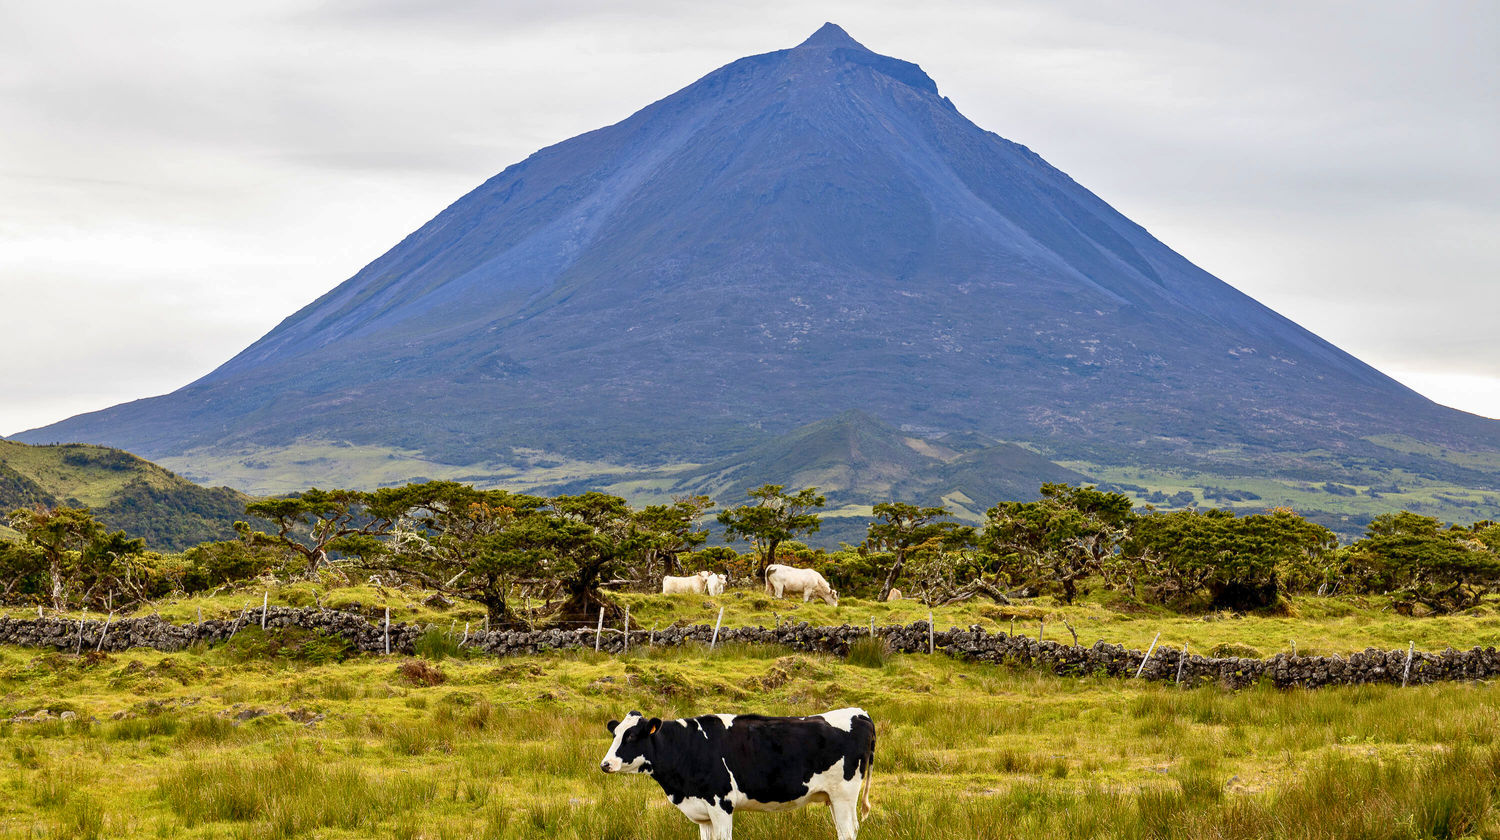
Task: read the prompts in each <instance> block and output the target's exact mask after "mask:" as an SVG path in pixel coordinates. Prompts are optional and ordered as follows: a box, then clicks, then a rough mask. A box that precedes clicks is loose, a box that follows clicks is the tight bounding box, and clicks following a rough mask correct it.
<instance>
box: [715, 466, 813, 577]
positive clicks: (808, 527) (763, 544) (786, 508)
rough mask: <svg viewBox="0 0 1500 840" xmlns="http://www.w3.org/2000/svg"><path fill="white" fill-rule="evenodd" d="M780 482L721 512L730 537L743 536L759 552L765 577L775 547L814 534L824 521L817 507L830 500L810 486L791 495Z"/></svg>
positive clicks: (773, 559)
mask: <svg viewBox="0 0 1500 840" xmlns="http://www.w3.org/2000/svg"><path fill="white" fill-rule="evenodd" d="M784 491H785V487H784V486H783V485H780V484H764V485H761V486H760V487H757V488H755V489H754V490H751V491H749V492H748V493H747V494H746V495H748V496H749V497H750V498H752V499H754V500H755V501H754V502H753V503H751V504H745V505H739V506H737V507H732V508H729V509H728V510H723V511H720V512H719V516H718V520H719V524H720V525H723V526H724V537H725V538H726V539H728V540H736V539H743V540H748V541H749V542H751V543H752V544H754V546H755V549H756V551H757V552H759V553H760V564H759V566H758V567H757V568H756V570H755V571H756V576H757V577H760V578H764V577H765V575H766V567H767V566H769V565H771V564H772V563H774V562H776V547H777V546H778V545H780V544H781V543H782V542H784V541H786V540H789V539H791V538H792V537H794V536H797V535H799V534H810V533H815V532H816V531H817V530H818V529H819V528H820V527H821V526H822V520H821V519H819V518H818V515H817V514H816V513H813V511H814V510H816V509H818V508H821V507H823V505H824V504H826V503H827V501H826V500H825V499H824V497H822V496H820V495H818V492H817V491H818V488H816V487H808V488H806V489H803V490H799V491H798V492H796V493H792V494H788V493H786V492H784Z"/></svg>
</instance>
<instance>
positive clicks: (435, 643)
mask: <svg viewBox="0 0 1500 840" xmlns="http://www.w3.org/2000/svg"><path fill="white" fill-rule="evenodd" d="M412 647H413V648H415V649H416V651H417V655H418V656H420V657H422V658H423V659H430V660H432V661H433V662H442V661H443V660H444V659H449V658H457V657H458V655H459V648H458V641H457V640H456V639H454V638H453V637H452V636H450V635H448V633H447V631H445V630H442V629H440V628H437V627H429V628H427V630H426V631H425V632H424V633H422V635H420V636H418V637H417V641H416V642H415V643H414V644H413V645H412Z"/></svg>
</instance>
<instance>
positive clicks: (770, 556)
mask: <svg viewBox="0 0 1500 840" xmlns="http://www.w3.org/2000/svg"><path fill="white" fill-rule="evenodd" d="M780 545H781V540H771V541H770V542H768V543H766V556H765V557H762V558H761V561H760V570H759V572H760V573H759V575H758V577H760V579H761V582H762V583H764V582H765V579H766V569H768V568H770V567H771V564H772V563H775V562H776V548H777V547H778V546H780Z"/></svg>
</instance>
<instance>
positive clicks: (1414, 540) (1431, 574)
mask: <svg viewBox="0 0 1500 840" xmlns="http://www.w3.org/2000/svg"><path fill="white" fill-rule="evenodd" d="M1478 525H1480V526H1481V527H1479V528H1478V529H1477V530H1478V533H1477V534H1476V533H1475V530H1474V529H1464V528H1459V527H1447V528H1445V527H1444V526H1443V523H1442V522H1441V521H1440V520H1438V519H1436V518H1435V517H1431V516H1421V515H1419V514H1415V513H1411V512H1409V511H1401V512H1400V513H1387V514H1381V515H1380V516H1377V517H1375V519H1374V521H1372V522H1371V523H1370V525H1369V526H1368V528H1367V529H1366V532H1365V537H1364V539H1362V540H1360V541H1359V542H1357V543H1355V544H1354V545H1352V546H1350V548H1349V557H1350V561H1351V563H1352V564H1353V565H1354V566H1355V567H1356V568H1360V569H1363V570H1364V571H1365V572H1366V573H1367V574H1368V576H1369V581H1370V583H1371V584H1372V585H1374V586H1378V587H1381V588H1385V589H1387V590H1388V591H1391V592H1394V593H1396V594H1397V595H1398V596H1399V597H1401V598H1402V599H1403V601H1404V606H1405V607H1406V608H1407V609H1409V608H1410V606H1411V605H1412V604H1414V603H1422V604H1425V605H1426V606H1428V607H1430V608H1431V609H1433V610H1435V611H1437V612H1451V611H1454V610H1460V609H1464V608H1467V607H1470V606H1473V605H1474V604H1477V603H1478V602H1479V598H1480V596H1481V595H1482V594H1483V591H1484V588H1486V587H1490V586H1494V585H1495V584H1496V583H1497V582H1500V557H1497V556H1496V553H1495V552H1494V551H1493V550H1492V549H1491V548H1490V546H1489V544H1488V543H1486V542H1485V541H1484V539H1483V538H1482V537H1483V536H1486V535H1488V531H1489V523H1478Z"/></svg>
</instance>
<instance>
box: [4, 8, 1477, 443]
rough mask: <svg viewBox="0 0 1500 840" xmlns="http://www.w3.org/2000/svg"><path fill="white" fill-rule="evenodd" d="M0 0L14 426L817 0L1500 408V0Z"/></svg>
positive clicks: (223, 353) (374, 249)
mask: <svg viewBox="0 0 1500 840" xmlns="http://www.w3.org/2000/svg"><path fill="white" fill-rule="evenodd" d="M542 5H543V4H540V3H535V2H524V3H520V2H481V0H378V1H377V2H355V1H354V0H347V1H346V2H337V1H335V2H289V0H255V2H228V0H215V2H203V0H152V2H120V1H119V0H97V2H71V1H70V0H45V2H33V0H0V301H3V303H0V359H3V360H4V368H3V369H4V385H3V387H0V434H13V433H15V432H18V431H21V430H23V429H27V428H31V427H34V426H39V425H43V424H46V423H50V422H53V421H56V420H60V419H63V418H65V417H67V416H70V415H72V414H76V413H78V412H82V411H90V410H94V409H99V408H104V407H107V406H109V405H113V404H115V403H118V402H122V401H126V400H131V399H136V398H140V397H146V396H152V395H155V394H160V393H165V392H167V391H171V390H173V389H175V388H178V387H180V386H182V385H184V384H186V383H188V382H190V381H192V380H193V379H196V378H197V377H199V376H201V375H203V374H205V373H207V372H208V371H209V370H211V369H213V368H214V367H215V366H217V365H218V364H220V363H221V362H223V361H225V360H227V359H228V358H229V357H230V356H232V355H233V354H234V353H235V352H237V351H238V350H240V349H242V348H243V347H245V346H246V345H248V344H249V343H250V342H252V341H254V340H255V339H256V338H258V337H259V336H261V335H262V334H264V333H265V332H266V331H268V330H269V329H270V328H271V327H273V326H275V325H276V323H277V322H279V321H280V320H281V319H282V318H284V317H286V316H287V315H289V314H291V313H292V312H293V311H295V310H296V309H298V308H299V307H301V306H302V305H304V304H306V303H307V302H309V301H311V300H312V299H313V298H315V297H317V296H318V295H320V294H322V293H323V292H325V291H327V290H328V289H330V288H332V287H333V286H335V285H337V284H338V283H339V282H341V281H343V280H344V279H346V278H347V277H349V276H350V275H352V274H353V273H354V272H355V271H357V270H358V269H359V268H360V267H361V266H362V265H364V264H365V263H367V262H369V261H371V260H373V259H374V258H375V257H377V256H379V255H380V254H381V253H382V252H384V251H385V250H386V249H387V248H389V247H390V246H392V245H394V244H395V243H396V242H397V241H398V240H400V239H401V237H403V236H404V235H406V234H407V233H409V232H410V231H412V230H413V229H415V228H416V227H418V226H419V225H421V224H422V223H423V222H425V221H427V220H428V219H429V218H431V217H432V216H434V215H436V214H437V213H438V211H440V210H441V209H442V208H443V207H445V206H447V205H448V204H449V203H451V202H452V201H454V200H455V199H457V198H458V197H459V196H460V195H461V194H463V193H464V192H467V191H468V190H469V189H471V188H473V187H474V186H476V185H478V184H479V183H480V182H481V181H483V180H484V179H486V178H488V177H489V176H491V175H493V174H494V173H496V172H498V171H500V170H501V169H503V168H504V167H505V166H507V165H509V164H511V163H514V162H516V161H518V160H520V159H522V158H524V157H526V156H527V155H529V154H530V153H531V152H533V151H535V150H536V149H538V148H540V147H542V146H545V145H549V144H552V143H555V142H558V141H561V140H564V139H567V138H568V137H572V136H574V135H576V134H579V133H581V132H584V131H587V130H590V129H593V128H597V127H599V126H602V125H606V124H609V123H613V122H617V121H619V120H621V119H623V118H624V117H626V116H628V115H629V114H631V113H632V112H634V111H636V110H638V109H639V108H641V107H643V106H645V105H646V104H648V103H650V102H652V101H654V100H656V99H659V98H660V97H662V96H665V95H667V94H669V93H671V92H672V91H674V90H677V89H678V88H681V87H683V86H685V85H687V84H689V83H691V82H692V81H693V80H695V79H697V78H699V77H700V76H702V75H704V74H706V73H708V72H709V71H711V70H713V69H714V68H716V67H719V66H721V65H723V64H726V63H728V62H730V61H732V60H734V59H736V58H739V57H741V56H744V55H749V54H753V53H761V52H769V51H771V50H775V49H781V48H784V47H790V46H793V45H795V44H797V43H798V42H800V41H801V40H803V39H804V38H806V37H807V36H808V35H809V34H811V33H812V32H813V31H814V30H815V29H817V27H818V26H819V25H821V24H822V23H823V21H824V20H832V21H834V22H836V23H838V24H840V25H842V26H843V27H844V28H845V29H846V30H848V31H849V33H850V34H851V35H852V36H853V37H854V38H856V39H858V40H860V41H861V42H862V43H864V44H865V45H866V46H868V47H870V48H871V49H873V50H875V51H877V52H881V53H884V54H887V55H894V56H898V57H900V58H904V59H906V60H909V61H914V62H917V63H918V64H920V65H921V66H922V67H923V68H924V69H925V70H926V71H927V73H928V74H929V75H930V76H932V77H933V79H935V80H936V81H937V84H938V87H939V89H940V91H941V92H942V93H943V94H944V95H947V96H949V97H951V98H952V100H953V102H954V103H955V104H956V105H957V106H958V108H959V110H960V111H962V112H963V113H964V114H965V115H967V116H968V117H969V118H970V119H972V120H973V121H974V122H976V123H978V124H979V125H980V126H981V127H983V128H986V129H989V130H992V131H995V132H996V133H998V134H1000V135H1002V136H1004V137H1006V138H1009V139H1011V140H1014V141H1016V142H1019V143H1024V144H1026V145H1028V146H1030V147H1031V148H1032V149H1033V150H1034V151H1036V152H1037V153H1039V154H1040V155H1042V157H1044V158H1046V159H1047V160H1048V161H1049V162H1050V163H1052V164H1053V165H1054V166H1057V167H1058V168H1060V169H1062V170H1063V171H1065V172H1067V173H1068V174H1069V175H1071V176H1072V177H1073V178H1074V179H1075V180H1077V181H1078V182H1079V183H1081V184H1083V185H1084V186H1086V187H1088V188H1090V189H1092V190H1093V191H1094V192H1096V193H1098V194H1099V195H1100V196H1101V197H1103V198H1104V199H1105V200H1106V201H1108V202H1109V203H1111V204H1112V205H1114V206H1115V207H1116V208H1117V209H1119V210H1120V211H1121V212H1123V213H1124V214H1125V215H1126V216H1128V217H1130V218H1131V219H1133V220H1135V221H1136V222H1138V223H1140V224H1142V225H1143V226H1145V227H1146V228H1147V229H1148V230H1150V231H1151V232H1152V233H1153V234H1155V235H1156V236H1157V237H1158V238H1160V239H1161V240H1163V241H1164V242H1166V243H1167V244H1168V245H1169V246H1171V247H1172V248H1174V249H1176V250H1177V251H1179V252H1180V253H1182V254H1183V255H1185V256H1187V257H1188V258H1189V259H1191V260H1193V261H1194V262H1196V263H1197V264H1198V265H1200V266H1202V267H1203V268H1205V269H1207V270H1208V271H1210V272H1212V273H1214V274H1216V275H1217V276H1219V277H1220V278H1222V279H1224V280H1225V281H1227V282H1229V283H1231V284H1233V285H1234V286H1236V287H1238V288H1240V289H1242V290H1243V291H1245V292H1247V293H1249V294H1250V295H1252V296H1254V297H1256V298H1258V299H1260V300H1261V301H1262V302H1264V303H1266V304H1268V305H1270V306H1271V307H1273V308H1274V309H1276V310H1278V311H1280V312H1281V313H1282V314H1284V315H1287V316H1288V317H1290V318H1292V319H1293V320H1295V321H1297V322H1299V323H1301V324H1302V325H1303V326H1306V327H1308V328H1309V329H1311V330H1313V331H1314V332H1316V333H1318V334H1320V335H1322V336H1323V337H1325V338H1327V339H1329V340H1331V341H1333V342H1334V343H1335V344H1337V345H1339V346H1340V347H1343V348H1344V349H1345V350H1348V351H1349V352H1351V353H1353V354H1355V355H1356V356H1359V357H1360V358H1362V359H1364V360H1365V361H1367V362H1369V363H1371V364H1373V365H1375V366H1376V367H1377V368H1380V369H1381V370H1383V371H1385V372H1386V373H1388V374H1390V375H1392V376H1394V377H1395V378H1397V379H1399V380H1401V381H1403V382H1405V383H1406V384H1408V385H1410V386H1412V387H1414V388H1416V389H1417V390H1418V391H1421V392H1423V393H1425V394H1427V395H1428V396H1430V397H1432V398H1433V399H1436V400H1437V401H1439V402H1442V403H1444V404H1446V405H1451V406H1455V407H1458V408H1462V409H1465V410H1468V411H1472V412H1475V413H1479V414H1485V415H1488V416H1492V417H1500V349H1497V342H1496V331H1497V324H1500V282H1497V281H1500V3H1491V2H1479V0H1475V2H1418V0H1412V2H1402V3H1395V2H1378V1H1377V0H1361V2H1344V3H1331V2H1330V3H1312V2H1307V1H1306V0H1297V2H1256V3H1223V4H1219V3H1210V2H1206V1H1205V0H1185V2H1151V3H1118V2H1106V1H1105V0H1100V2H1057V1H1056V0H1035V2H1029V1H1027V0H1022V2H1003V1H1002V0H986V1H985V2H962V1H961V0H946V1H945V0H929V2H925V3H920V4H918V3H911V2H909V0H908V1H906V2H872V0H859V2H831V3H822V4H816V3H809V2H805V0H788V1H783V0H769V2H766V1H765V0H763V1H762V2H755V3H747V4H744V5H742V6H733V5H728V4H715V3H705V2H701V0H693V2H688V0H681V2H679V1H678V0H653V2H635V3H632V2H622V0H609V2H605V0H598V2H572V3H569V2H552V3H549V4H546V6H547V7H546V8H545V9H543V8H542Z"/></svg>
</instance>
